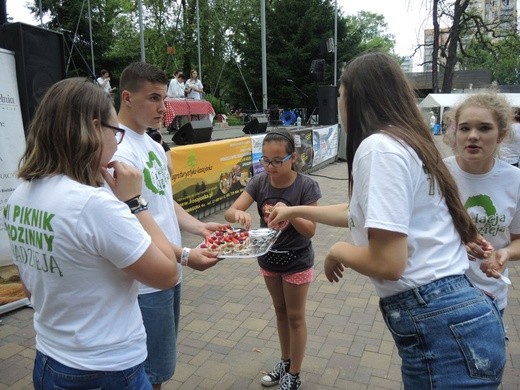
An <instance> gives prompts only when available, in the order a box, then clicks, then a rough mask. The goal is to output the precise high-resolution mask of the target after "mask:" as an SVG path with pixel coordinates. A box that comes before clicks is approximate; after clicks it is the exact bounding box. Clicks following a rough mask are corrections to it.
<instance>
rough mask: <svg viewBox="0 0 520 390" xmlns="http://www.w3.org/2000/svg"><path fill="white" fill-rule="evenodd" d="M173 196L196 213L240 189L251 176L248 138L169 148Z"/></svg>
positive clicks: (180, 203)
mask: <svg viewBox="0 0 520 390" xmlns="http://www.w3.org/2000/svg"><path fill="white" fill-rule="evenodd" d="M171 154H172V161H173V175H172V188H173V198H174V199H175V201H176V202H177V203H179V205H181V206H182V207H183V208H184V209H185V210H186V211H187V212H189V213H198V212H201V211H204V210H206V209H210V208H211V207H212V206H214V205H216V204H218V203H222V202H224V201H226V200H229V199H234V198H236V197H237V196H238V195H240V193H241V192H242V191H243V189H244V187H245V185H246V184H247V182H248V181H249V178H250V169H251V140H250V138H249V137H241V138H232V139H226V140H219V141H212V142H205V143H201V144H193V145H184V146H176V147H174V148H172V151H171Z"/></svg>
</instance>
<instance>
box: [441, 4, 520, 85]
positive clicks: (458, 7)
mask: <svg viewBox="0 0 520 390" xmlns="http://www.w3.org/2000/svg"><path fill="white" fill-rule="evenodd" d="M431 4H432V21H433V24H434V38H433V43H432V44H433V56H432V57H433V58H432V89H433V90H434V91H437V90H438V79H437V71H438V69H437V66H438V65H441V67H442V69H443V73H444V78H443V84H442V88H441V92H443V93H449V92H451V90H452V85H453V75H454V72H455V68H456V66H457V64H459V63H460V64H462V65H463V66H465V67H470V66H477V67H478V68H485V67H487V69H490V70H492V71H493V72H494V74H498V72H497V66H496V64H497V63H496V61H497V60H499V59H501V60H503V62H502V63H503V65H504V67H503V69H504V72H507V71H511V70H512V69H513V66H514V69H516V68H518V64H517V63H516V62H517V61H515V56H516V55H517V54H516V53H517V51H516V50H515V48H518V47H519V43H518V42H519V37H518V34H517V32H516V29H515V28H513V27H512V26H516V21H515V20H514V19H513V15H512V16H511V20H504V19H489V18H484V17H483V15H482V10H478V9H476V8H474V7H472V2H471V0H455V1H448V0H432V3H431ZM442 19H444V20H447V21H448V24H450V25H451V27H450V28H449V34H448V39H447V40H446V42H445V44H442V45H439V42H440V39H439V36H440V30H439V28H438V26H439V20H442ZM438 54H440V58H442V59H443V60H444V64H440V61H439V58H438ZM491 58H493V59H494V61H495V62H493V60H491ZM513 64H515V65H513ZM514 78H515V79H516V72H514ZM503 79H511V78H507V77H504V78H503Z"/></svg>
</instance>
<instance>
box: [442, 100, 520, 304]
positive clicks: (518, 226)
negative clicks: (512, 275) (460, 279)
mask: <svg viewBox="0 0 520 390" xmlns="http://www.w3.org/2000/svg"><path fill="white" fill-rule="evenodd" d="M511 112H512V109H511V106H510V105H509V103H508V102H507V100H506V99H505V98H504V97H502V96H499V95H498V94H496V93H479V94H475V95H470V96H469V97H467V98H466V99H465V100H464V101H463V102H462V103H461V104H460V105H459V106H458V107H456V108H455V109H454V110H453V126H452V127H451V128H449V131H450V133H449V134H448V135H447V136H446V137H445V138H446V140H447V141H448V144H449V145H450V146H452V148H453V151H454V153H455V155H454V156H450V157H447V158H445V159H444V162H445V163H446V165H447V167H448V169H449V170H450V171H451V174H452V175H453V177H454V178H455V182H456V183H457V185H458V188H459V192H460V197H461V201H462V203H463V204H464V206H465V207H466V209H467V210H468V213H469V214H470V216H471V217H472V219H473V222H474V223H475V225H476V226H477V229H478V231H479V234H481V235H482V236H483V238H484V239H485V240H486V241H487V243H489V245H491V246H492V248H493V249H494V255H492V256H490V258H488V259H484V262H483V263H482V262H481V261H478V260H476V261H472V262H470V267H469V269H468V270H467V271H466V275H467V276H468V277H469V278H470V279H471V281H472V282H473V284H475V285H476V286H477V287H478V288H480V289H482V290H484V291H485V292H486V293H488V294H490V295H492V296H493V297H495V299H496V304H497V306H498V308H499V309H500V311H501V313H503V311H504V309H505V308H506V306H507V292H508V285H507V284H506V283H505V282H504V281H503V280H502V279H496V278H497V277H499V274H500V273H503V274H504V275H505V276H507V275H508V270H507V268H506V267H507V263H508V262H509V261H510V260H518V259H520V170H519V169H517V168H515V167H512V166H511V165H510V164H508V163H506V162H505V161H502V160H500V159H498V158H497V157H496V156H497V152H498V148H499V145H500V144H501V142H502V141H503V140H504V139H506V138H507V137H508V133H509V131H510V130H509V129H510V117H511ZM468 252H469V253H470V254H471V255H472V256H474V257H476V258H477V259H478V258H482V257H483V254H484V253H482V251H481V250H480V248H479V246H476V247H473V246H472V247H470V248H468ZM484 272H485V273H484Z"/></svg>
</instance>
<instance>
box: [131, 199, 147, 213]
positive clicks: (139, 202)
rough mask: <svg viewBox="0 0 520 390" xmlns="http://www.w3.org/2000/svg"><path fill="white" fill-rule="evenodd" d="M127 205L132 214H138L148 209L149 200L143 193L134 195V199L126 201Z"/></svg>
mask: <svg viewBox="0 0 520 390" xmlns="http://www.w3.org/2000/svg"><path fill="white" fill-rule="evenodd" d="M125 203H126V205H127V206H128V207H130V212H131V213H132V214H137V213H139V212H141V211H144V210H148V202H147V201H146V199H145V198H143V197H142V196H141V195H138V196H134V197H133V198H132V199H128V200H127V201H125Z"/></svg>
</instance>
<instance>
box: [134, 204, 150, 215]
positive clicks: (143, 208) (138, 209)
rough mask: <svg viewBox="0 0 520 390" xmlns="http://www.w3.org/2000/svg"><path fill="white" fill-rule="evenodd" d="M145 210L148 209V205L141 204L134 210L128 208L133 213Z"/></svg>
mask: <svg viewBox="0 0 520 390" xmlns="http://www.w3.org/2000/svg"><path fill="white" fill-rule="evenodd" d="M145 210H148V206H141V207H139V208H136V209H135V210H130V212H131V213H132V214H134V215H136V214H137V213H140V212H141V211H145Z"/></svg>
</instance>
